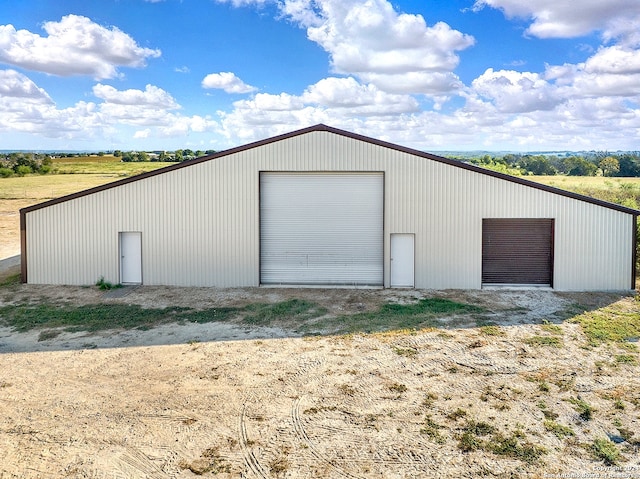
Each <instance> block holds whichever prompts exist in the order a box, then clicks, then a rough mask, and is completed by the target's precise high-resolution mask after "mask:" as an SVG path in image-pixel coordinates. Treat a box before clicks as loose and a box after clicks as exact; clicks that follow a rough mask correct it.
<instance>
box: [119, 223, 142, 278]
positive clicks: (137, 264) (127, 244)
mask: <svg viewBox="0 0 640 479" xmlns="http://www.w3.org/2000/svg"><path fill="white" fill-rule="evenodd" d="M120 282H121V283H122V284H142V233H141V232H139V231H126V232H122V233H120Z"/></svg>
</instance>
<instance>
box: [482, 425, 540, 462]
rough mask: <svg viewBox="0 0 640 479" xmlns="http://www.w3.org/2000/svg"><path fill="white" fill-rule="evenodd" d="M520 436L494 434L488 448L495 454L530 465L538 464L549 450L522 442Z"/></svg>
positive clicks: (514, 434)
mask: <svg viewBox="0 0 640 479" xmlns="http://www.w3.org/2000/svg"><path fill="white" fill-rule="evenodd" d="M518 436H519V435H518V434H516V433H512V434H511V436H504V435H503V434H501V433H497V434H494V435H493V436H492V438H491V440H490V441H489V442H488V444H487V446H486V448H487V449H488V450H490V451H491V452H493V453H494V454H497V455H500V456H508V457H513V458H516V459H520V460H521V461H524V462H527V463H529V464H532V463H535V462H537V461H538V459H540V457H541V456H543V455H544V454H546V452H547V450H546V449H545V448H544V447H541V446H536V445H535V444H531V443H530V442H522V441H520V439H521V438H520V437H518Z"/></svg>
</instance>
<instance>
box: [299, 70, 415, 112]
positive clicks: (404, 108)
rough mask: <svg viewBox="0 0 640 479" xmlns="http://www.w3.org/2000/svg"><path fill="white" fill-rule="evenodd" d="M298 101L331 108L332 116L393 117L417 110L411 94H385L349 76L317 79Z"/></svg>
mask: <svg viewBox="0 0 640 479" xmlns="http://www.w3.org/2000/svg"><path fill="white" fill-rule="evenodd" d="M302 100H303V101H304V102H305V103H308V104H314V105H318V106H321V107H323V108H328V109H334V110H336V111H335V112H334V113H336V114H338V113H340V114H342V115H351V116H367V115H395V114H398V113H409V112H416V111H418V110H419V104H418V102H417V101H416V99H415V98H414V97H412V96H411V95H395V94H389V93H386V92H384V91H382V90H380V89H379V88H377V87H376V86H375V85H372V84H368V85H362V84H360V83H358V82H357V81H356V80H355V79H354V78H351V77H349V78H335V77H333V78H325V79H323V80H320V81H319V82H317V83H315V84H314V85H311V86H310V87H308V88H307V89H306V91H305V93H304V94H303V95H302ZM338 110H343V111H341V112H339V111H338Z"/></svg>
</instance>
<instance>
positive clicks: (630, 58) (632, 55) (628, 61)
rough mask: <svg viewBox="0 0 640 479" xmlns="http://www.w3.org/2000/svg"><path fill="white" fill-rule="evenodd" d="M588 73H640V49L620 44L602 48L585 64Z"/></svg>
mask: <svg viewBox="0 0 640 479" xmlns="http://www.w3.org/2000/svg"><path fill="white" fill-rule="evenodd" d="M584 70H585V71H586V72H588V73H605V74H607V73H611V74H621V75H625V74H635V73H640V50H637V49H636V50H634V49H629V48H625V47H622V46H619V45H616V46H612V47H606V48H605V47H603V48H600V49H599V50H598V51H597V52H596V54H595V55H593V56H592V57H591V58H589V59H588V60H587V61H586V63H585V66H584Z"/></svg>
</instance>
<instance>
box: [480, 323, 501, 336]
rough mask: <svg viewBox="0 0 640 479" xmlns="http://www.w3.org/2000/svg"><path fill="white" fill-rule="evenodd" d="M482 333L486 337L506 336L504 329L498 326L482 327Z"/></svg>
mask: <svg viewBox="0 0 640 479" xmlns="http://www.w3.org/2000/svg"><path fill="white" fill-rule="evenodd" d="M480 332H481V333H482V334H484V335H486V336H504V335H505V333H504V331H503V330H502V328H501V327H500V326H496V325H488V326H480Z"/></svg>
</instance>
